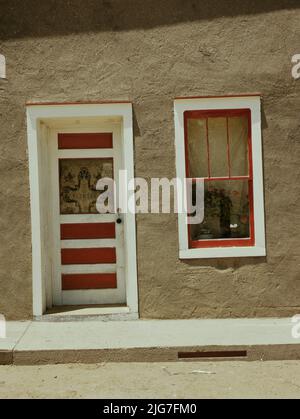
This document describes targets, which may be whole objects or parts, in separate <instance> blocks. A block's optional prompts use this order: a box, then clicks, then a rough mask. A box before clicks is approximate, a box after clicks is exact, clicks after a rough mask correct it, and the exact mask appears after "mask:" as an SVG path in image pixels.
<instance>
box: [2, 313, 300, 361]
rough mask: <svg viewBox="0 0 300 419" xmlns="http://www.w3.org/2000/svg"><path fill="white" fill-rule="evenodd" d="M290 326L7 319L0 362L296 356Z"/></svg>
mask: <svg viewBox="0 0 300 419" xmlns="http://www.w3.org/2000/svg"><path fill="white" fill-rule="evenodd" d="M291 330H292V323H291V319H290V318H288V319H218V320H132V321H103V320H95V319H94V320H83V321H78V320H77V321H25V322H7V338H6V339H0V364H18V365H34V364H53V363H73V362H78V363H79V362H81V363H97V362H167V361H177V360H189V359H193V360H194V361H195V360H202V361H206V360H212V359H214V360H216V359H220V360H221V359H222V360H224V359H236V360H248V361H254V360H260V359H262V360H296V359H300V339H294V338H293V337H292V334H291ZM199 352H200V354H199ZM209 352H210V353H209ZM220 352H221V353H220Z"/></svg>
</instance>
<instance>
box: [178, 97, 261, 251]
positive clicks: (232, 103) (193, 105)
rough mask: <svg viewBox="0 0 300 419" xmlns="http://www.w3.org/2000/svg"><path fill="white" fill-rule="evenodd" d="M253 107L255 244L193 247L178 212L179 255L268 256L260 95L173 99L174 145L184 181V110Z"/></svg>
mask: <svg viewBox="0 0 300 419" xmlns="http://www.w3.org/2000/svg"><path fill="white" fill-rule="evenodd" d="M220 109H222V110H226V109H250V110H251V126H252V158H253V205H254V231H255V245H254V246H249V247H248V246H247V247H246V246H245V247H221V248H197V249H190V248H189V244H188V231H187V224H186V218H187V216H186V214H184V213H181V214H178V234H179V258H180V259H202V258H230V257H252V256H265V255H266V244H265V216H264V188H263V169H262V167H263V165H262V135H261V103H260V96H259V95H257V96H256V95H251V96H238V97H217V98H216V97H203V98H179V99H176V100H175V102H174V119H175V148H176V171H177V177H178V178H179V179H180V180H181V181H182V182H183V181H184V179H185V177H186V175H185V174H186V165H185V142H184V112H185V111H193V110H220Z"/></svg>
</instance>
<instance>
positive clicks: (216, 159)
mask: <svg viewBox="0 0 300 419" xmlns="http://www.w3.org/2000/svg"><path fill="white" fill-rule="evenodd" d="M208 138H209V157H210V175H211V176H212V177H228V176H229V165H228V146H227V121H226V118H208Z"/></svg>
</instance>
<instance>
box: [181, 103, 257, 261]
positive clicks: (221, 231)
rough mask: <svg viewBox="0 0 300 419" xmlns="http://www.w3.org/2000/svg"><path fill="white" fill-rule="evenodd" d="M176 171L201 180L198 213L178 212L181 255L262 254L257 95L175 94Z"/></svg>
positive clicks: (183, 176)
mask: <svg viewBox="0 0 300 419" xmlns="http://www.w3.org/2000/svg"><path fill="white" fill-rule="evenodd" d="M175 134H176V156H177V163H176V164H177V176H178V177H179V178H181V179H182V180H183V179H184V178H189V179H192V182H193V189H194V187H195V183H196V181H197V180H198V179H201V180H203V181H204V219H203V220H202V222H201V223H199V224H187V215H186V214H179V243H180V257H181V258H197V257H198V258H202V257H203V258H205V257H236V256H263V255H265V237H264V208H263V184H262V153H261V128H260V97H259V96H249V97H230V98H229V97H227V98H225V97H223V98H195V99H177V100H176V101H175Z"/></svg>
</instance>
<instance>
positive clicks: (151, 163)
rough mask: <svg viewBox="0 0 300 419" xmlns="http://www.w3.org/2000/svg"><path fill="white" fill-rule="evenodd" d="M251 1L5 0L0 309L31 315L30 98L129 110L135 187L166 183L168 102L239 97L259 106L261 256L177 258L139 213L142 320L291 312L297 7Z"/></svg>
mask: <svg viewBox="0 0 300 419" xmlns="http://www.w3.org/2000/svg"><path fill="white" fill-rule="evenodd" d="M254 3H255V2H253V1H250V0H249V1H248V0H244V1H237V0H235V1H234V0H229V1H228V0H226V1H225V0H219V1H217V0H211V1H209V2H208V1H207V2H204V1H195V0H194V1H191V0H185V1H180V0H164V1H145V0H143V1H142V0H137V1H134V0H132V1H129V0H106V1H96V0H87V1H85V2H82V1H79V0H78V1H70V2H59V1H48V2H38V1H33V0H31V1H29V0H28V1H27V2H23V1H16V0H12V1H9V2H7V1H2V0H0V52H1V53H2V54H4V55H5V56H6V59H7V77H8V81H7V82H5V81H0V121H1V123H0V232H1V241H0V312H2V313H4V314H5V315H6V316H7V317H8V318H25V317H30V316H31V312H32V305H31V304H32V303H31V298H32V297H31V293H32V289H31V237H30V206H29V185H28V161H27V149H26V141H27V140H26V125H25V106H24V104H25V102H26V101H28V100H30V101H34V100H38V101H78V100H99V99H101V100H102V99H103V100H110V99H129V100H131V101H132V102H133V104H134V119H135V120H134V134H135V171H136V176H141V177H146V178H149V177H169V178H172V177H174V176H175V150H174V127H173V113H172V108H173V102H172V99H173V98H174V97H175V96H189V95H205V94H227V93H244V92H261V93H262V95H263V147H264V175H265V207H266V229H267V252H268V256H267V258H251V259H247V258H246V259H234V260H232V259H226V260H225V259H224V260H201V261H190V262H189V261H180V260H179V259H178V235H177V219H176V216H174V215H173V216H167V215H141V216H138V217H137V241H138V276H139V301H140V313H141V317H143V318H189V317H237V316H247V317H252V316H253V317H254V316H286V315H291V314H295V313H298V312H300V239H299V233H300V227H299V225H300V215H299V214H300V213H299V203H300V202H299V192H300V187H299V177H300V170H299V158H300V151H299V141H300V140H299V128H300V122H299V111H300V80H299V81H295V80H294V79H293V78H292V76H291V56H292V55H294V54H296V53H300V5H299V2H298V1H292V0H290V1H289V0H286V1H276V0H272V1H271V0H269V1H264V2H257V3H258V4H257V6H256V8H253V7H254V6H253V5H254ZM71 6H72V7H71Z"/></svg>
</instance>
